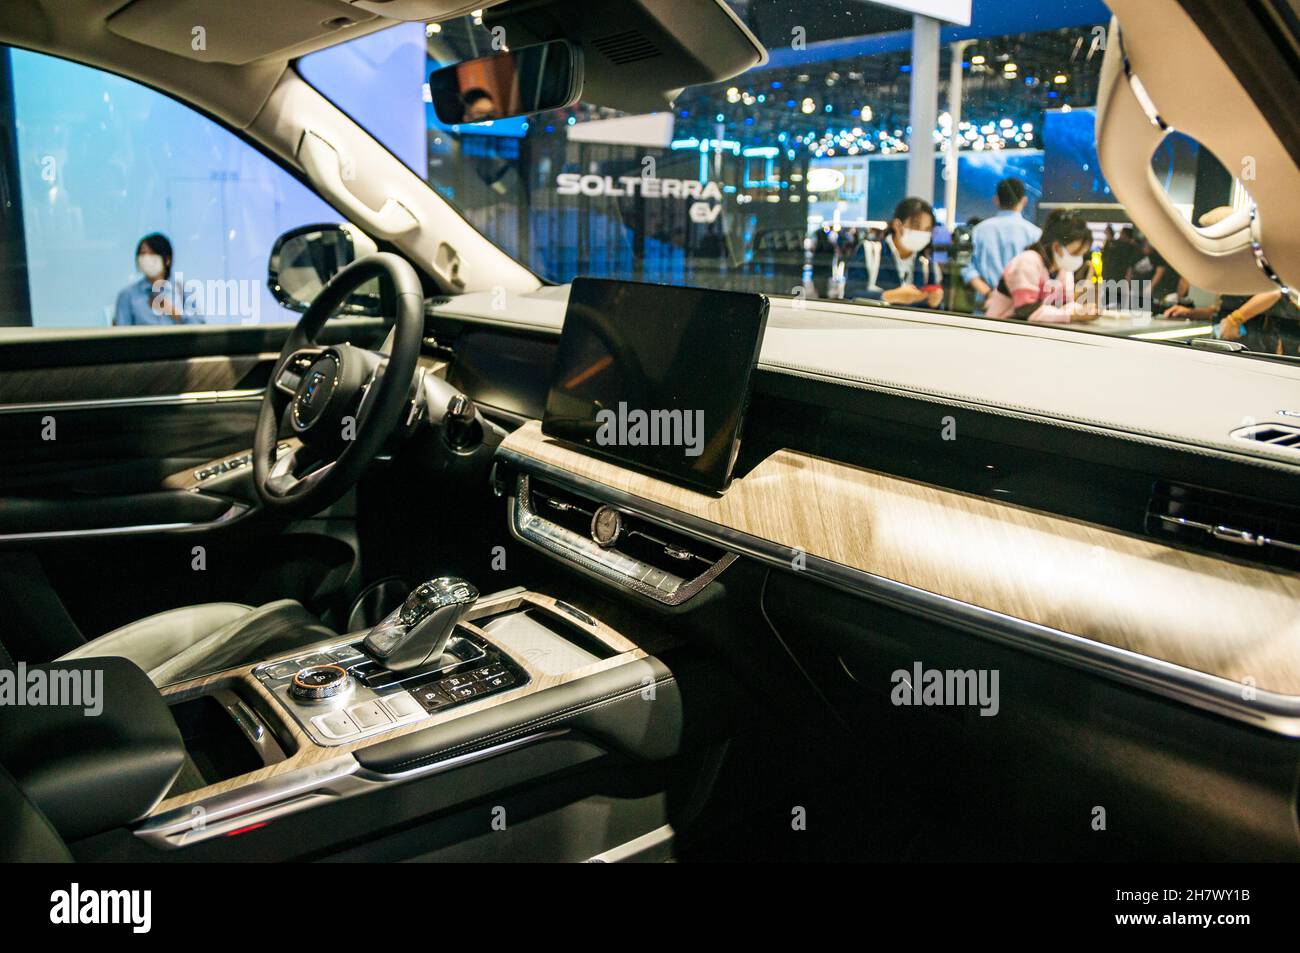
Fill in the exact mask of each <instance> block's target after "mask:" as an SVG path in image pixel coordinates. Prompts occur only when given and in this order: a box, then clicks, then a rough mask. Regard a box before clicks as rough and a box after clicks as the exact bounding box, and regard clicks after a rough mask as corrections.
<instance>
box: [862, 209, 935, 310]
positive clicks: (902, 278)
mask: <svg viewBox="0 0 1300 953" xmlns="http://www.w3.org/2000/svg"><path fill="white" fill-rule="evenodd" d="M933 241H934V209H933V208H931V207H930V203H929V202H927V201H925V200H924V199H919V198H907V199H904V200H903V201H902V202H900V203H898V207H897V208H896V209H894V217H893V218H892V219H891V220H890V223H889V229H888V231H886V233H885V236H884V238H883V239H881V240H879V241H865V242H863V243H862V253H861V254H860V255H855V256H854V258H853V264H852V265H851V266H850V268H849V273H848V277H847V287H846V291H845V297H846V298H864V299H866V300H869V301H884V302H886V303H888V304H901V305H911V306H914V307H927V308H937V307H939V306H940V305H941V304H943V272H942V271H941V270H940V269H939V266H938V265H937V264H935V262H934V259H933V256H932V255H930V254H926V252H927V251H928V250H929V249H930V246H931V244H932V243H933Z"/></svg>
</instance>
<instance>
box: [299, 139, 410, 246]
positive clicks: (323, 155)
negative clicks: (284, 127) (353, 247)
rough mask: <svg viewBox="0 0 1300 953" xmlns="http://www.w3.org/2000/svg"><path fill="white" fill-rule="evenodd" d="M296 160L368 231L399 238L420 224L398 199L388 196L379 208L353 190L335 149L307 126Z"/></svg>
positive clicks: (349, 215) (312, 178)
mask: <svg viewBox="0 0 1300 953" xmlns="http://www.w3.org/2000/svg"><path fill="white" fill-rule="evenodd" d="M298 161H299V162H301V163H302V167H303V169H305V170H306V172H307V176H308V178H310V179H311V180H312V181H313V182H315V183H316V184H317V185H319V186H321V187H322V188H323V189H324V190H325V192H326V194H327V195H329V196H330V197H331V198H333V199H334V200H335V201H336V202H337V203H338V204H339V206H341V211H342V212H343V213H344V214H345V215H347V216H348V218H350V219H352V220H353V221H354V222H356V223H357V224H358V225H360V226H362V227H363V228H364V229H366V230H367V231H370V232H373V233H375V234H376V235H378V236H380V237H381V238H400V237H401V236H402V235H406V234H407V233H409V232H412V231H414V230H415V229H417V228H419V226H420V222H419V220H418V219H417V218H416V217H415V215H414V214H413V213H412V212H411V210H410V209H408V208H407V207H406V206H405V205H403V204H402V203H401V202H399V201H397V199H395V198H392V197H391V196H390V197H388V198H386V199H385V200H384V204H383V207H382V208H380V209H379V210H378V211H376V210H375V209H372V208H371V207H370V206H368V205H367V204H366V203H365V202H363V201H361V199H359V198H357V197H356V195H354V194H353V192H352V190H351V189H349V188H348V186H347V183H346V182H344V181H343V174H342V168H341V164H340V161H339V153H338V150H337V149H335V148H334V147H333V146H332V145H330V143H329V142H327V141H326V140H325V139H322V138H321V137H320V136H318V135H317V134H316V133H314V132H312V131H311V130H310V129H306V130H303V134H302V141H301V142H299V143H298Z"/></svg>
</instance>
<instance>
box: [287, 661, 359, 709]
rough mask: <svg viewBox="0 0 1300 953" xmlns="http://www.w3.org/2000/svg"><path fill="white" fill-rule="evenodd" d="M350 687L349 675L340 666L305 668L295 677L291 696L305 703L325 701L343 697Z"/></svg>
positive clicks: (290, 691)
mask: <svg viewBox="0 0 1300 953" xmlns="http://www.w3.org/2000/svg"><path fill="white" fill-rule="evenodd" d="M347 687H348V673H347V672H346V671H345V670H344V669H343V668H342V667H341V666H338V665H316V666H313V667H312V668H304V669H303V670H302V671H300V672H299V673H298V674H297V675H295V676H294V677H293V681H292V682H291V683H290V684H289V694H291V695H292V696H293V697H294V698H299V699H302V700H303V701H323V700H324V699H326V698H334V697H335V696H336V695H341V694H342V693H343V691H344V690H345V689H346V688H347Z"/></svg>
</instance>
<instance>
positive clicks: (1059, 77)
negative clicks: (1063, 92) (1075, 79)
mask: <svg viewBox="0 0 1300 953" xmlns="http://www.w3.org/2000/svg"><path fill="white" fill-rule="evenodd" d="M1069 81H1070V77H1068V76H1066V75H1065V74H1064V73H1057V74H1056V75H1055V76H1054V77H1052V82H1053V83H1055V84H1056V85H1057V86H1064V85H1065V84H1066V83H1068V82H1069Z"/></svg>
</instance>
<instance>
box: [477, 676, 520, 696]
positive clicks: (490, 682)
mask: <svg viewBox="0 0 1300 953" xmlns="http://www.w3.org/2000/svg"><path fill="white" fill-rule="evenodd" d="M514 683H515V677H514V676H513V675H511V674H510V673H509V672H502V673H501V674H500V675H493V676H492V677H491V678H488V679H484V680H483V681H482V682H481V683H480V684H482V685H483V686H484V687H485V688H486V689H487V690H489V691H493V690H495V689H498V688H508V687H509V686H511V685H513V684H514Z"/></svg>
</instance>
